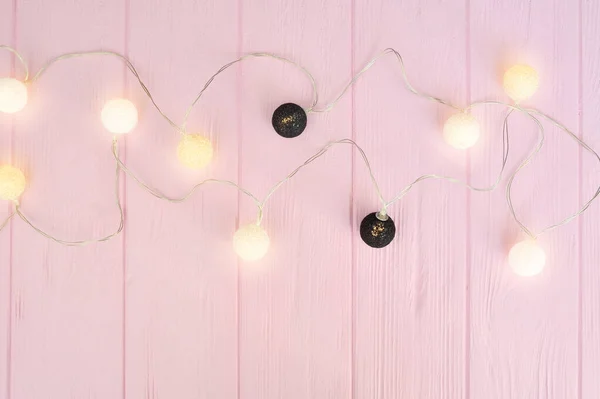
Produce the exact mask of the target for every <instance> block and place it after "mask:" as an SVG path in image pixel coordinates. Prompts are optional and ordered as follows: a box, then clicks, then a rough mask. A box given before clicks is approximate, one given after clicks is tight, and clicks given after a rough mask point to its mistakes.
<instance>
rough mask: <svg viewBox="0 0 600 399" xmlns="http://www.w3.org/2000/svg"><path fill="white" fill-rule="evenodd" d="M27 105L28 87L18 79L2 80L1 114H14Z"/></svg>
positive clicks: (0, 81) (0, 93) (0, 88)
mask: <svg viewBox="0 0 600 399" xmlns="http://www.w3.org/2000/svg"><path fill="white" fill-rule="evenodd" d="M25 105H27V86H25V84H24V83H23V82H21V81H19V80H17V79H13V78H1V79H0V112H4V113H6V114H14V113H15V112H19V111H20V110H22V109H23V108H25Z"/></svg>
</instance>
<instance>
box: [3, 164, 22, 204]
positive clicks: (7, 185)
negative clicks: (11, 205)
mask: <svg viewBox="0 0 600 399" xmlns="http://www.w3.org/2000/svg"><path fill="white" fill-rule="evenodd" d="M26 184H27V180H26V179H25V175H24V174H23V172H21V170H20V169H17V168H15V167H13V166H10V165H2V166H0V199H3V200H9V201H16V200H17V199H19V197H20V196H21V194H23V191H25V186H26Z"/></svg>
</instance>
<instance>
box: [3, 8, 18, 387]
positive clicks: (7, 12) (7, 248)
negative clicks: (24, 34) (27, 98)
mask: <svg viewBox="0 0 600 399" xmlns="http://www.w3.org/2000/svg"><path fill="white" fill-rule="evenodd" d="M13 6H14V5H13V4H12V2H8V1H3V2H1V3H0V43H3V44H6V45H9V46H15V43H14V42H15V37H14V36H15V35H14V12H13V11H14V7H13ZM15 66H16V65H15V63H14V57H13V56H12V55H11V54H10V53H9V52H7V51H1V52H0V76H11V75H12V74H15V73H16V74H15V75H14V76H22V73H23V70H22V69H16V68H15ZM13 128H14V116H13V115H6V114H2V113H0V165H4V164H8V163H11V161H12V156H11V153H12V151H11V149H12V147H11V143H12V136H13ZM11 211H12V206H11V205H10V206H9V204H8V203H7V204H2V205H1V206H0V224H1V223H3V222H4V220H5V219H6V218H7V217H8V215H10V212H11ZM11 229H12V226H11V225H10V224H9V225H7V226H6V227H5V228H4V230H2V231H1V232H0V326H1V328H0V396H3V397H8V395H9V392H10V389H11V387H10V378H11V371H12V370H11V364H10V363H11V357H12V355H11V339H12V336H11V333H12V327H11V325H12V323H11V321H12V320H11V293H10V289H11V279H12V276H11V273H12V267H11V257H12V256H11V245H12V243H11Z"/></svg>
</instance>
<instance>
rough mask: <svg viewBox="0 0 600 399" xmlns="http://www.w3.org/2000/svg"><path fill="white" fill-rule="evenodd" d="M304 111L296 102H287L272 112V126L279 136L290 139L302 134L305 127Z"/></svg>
mask: <svg viewBox="0 0 600 399" xmlns="http://www.w3.org/2000/svg"><path fill="white" fill-rule="evenodd" d="M306 121H307V119H306V112H304V109H302V107H301V106H299V105H297V104H292V103H287V104H283V105H280V106H279V107H277V109H276V110H275V112H273V119H272V120H271V122H272V123H273V128H274V129H275V131H276V132H277V134H279V135H280V136H281V137H285V138H288V139H291V138H293V137H296V136H299V135H301V134H302V132H303V131H304V129H305V128H306Z"/></svg>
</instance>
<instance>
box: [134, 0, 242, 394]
mask: <svg viewBox="0 0 600 399" xmlns="http://www.w3.org/2000/svg"><path fill="white" fill-rule="evenodd" d="M236 10H237V3H236V2H235V1H223V0H215V1H185V2H164V1H159V0H155V1H147V0H131V3H130V14H129V15H130V18H129V23H128V25H129V40H128V48H129V55H130V56H131V58H132V60H133V61H134V62H135V64H136V65H139V66H140V73H141V74H142V76H144V78H145V80H147V82H148V85H149V87H150V88H151V90H152V92H153V93H154V94H155V96H156V101H157V102H158V103H159V104H160V105H161V106H162V107H163V108H164V111H165V112H166V113H167V114H168V115H169V116H170V117H171V118H172V119H173V120H175V121H177V123H181V122H182V119H183V116H184V113H185V110H186V107H187V106H188V105H189V104H190V103H191V102H192V101H193V99H194V98H195V97H196V95H197V94H198V92H199V91H200V89H201V88H202V87H203V85H204V83H205V81H206V80H207V79H208V78H209V77H210V76H211V75H212V74H213V73H214V71H216V70H217V69H218V68H219V67H220V66H221V65H223V64H225V63H227V62H228V61H230V60H232V59H233V58H234V57H235V55H236V52H237V46H238V44H237V33H236V32H237V17H236ZM128 80H129V82H130V85H129V89H128V92H129V93H130V95H131V96H132V97H133V98H135V99H136V103H139V104H140V105H141V107H142V108H141V115H142V119H141V121H140V124H139V126H138V128H137V129H136V130H135V131H134V132H132V134H131V135H129V136H128V139H127V154H126V158H127V163H128V165H129V166H130V167H131V168H132V169H133V170H134V171H135V172H136V173H137V174H138V175H139V176H140V177H141V178H142V179H143V180H144V181H145V182H148V183H150V184H151V185H152V186H154V187H157V188H158V189H159V190H160V191H162V192H163V193H165V194H167V195H170V196H181V195H183V193H185V192H187V190H189V188H190V187H191V186H192V185H193V184H195V183H197V182H199V181H200V180H201V179H204V178H206V177H217V178H222V179H230V180H234V181H236V180H237V170H238V168H237V154H238V152H237V145H238V144H237V132H236V128H237V125H236V123H237V122H236V120H237V114H238V107H237V105H236V95H237V86H236V74H235V70H229V71H228V72H226V75H224V76H220V77H219V79H218V81H216V82H215V85H214V86H212V87H211V88H210V89H209V90H208V91H207V92H206V94H205V97H203V98H202V99H201V101H200V102H199V103H198V106H197V109H195V110H194V112H193V114H192V116H191V118H190V121H189V124H188V130H189V132H190V133H198V134H204V135H206V136H207V137H209V138H210V139H211V140H212V141H213V143H214V145H215V157H214V161H213V163H212V165H211V166H210V167H209V168H207V170H204V171H201V172H190V171H188V170H186V169H185V168H184V167H183V166H181V165H180V164H179V163H178V162H177V157H176V149H177V143H178V140H179V134H178V133H177V132H176V131H174V130H173V129H172V128H171V127H170V126H169V125H168V124H167V123H166V122H165V121H164V120H163V119H161V117H160V116H158V115H157V113H156V112H155V110H154V109H153V108H152V106H151V104H150V103H149V101H148V100H147V99H145V98H144V95H143V92H142V91H141V90H140V89H139V87H138V84H137V82H135V81H133V79H131V78H129V79H128ZM127 209H128V211H127V215H128V220H129V225H128V230H127V231H126V243H127V247H126V248H127V253H126V264H127V270H126V276H127V285H126V324H125V327H126V348H125V351H126V352H125V355H126V358H125V362H126V376H127V379H126V396H127V397H129V398H155V399H158V398H170V397H176V398H180V399H188V398H189V399H192V398H194V399H198V398H206V399H211V398H223V399H232V398H234V397H236V391H237V324H236V314H237V301H236V295H237V292H236V290H237V274H236V273H237V271H236V258H235V254H234V253H233V251H232V249H231V236H232V235H233V232H234V231H235V226H236V217H237V216H236V213H237V193H236V191H235V190H233V189H232V188H230V187H223V186H216V185H212V186H207V187H204V188H202V189H200V190H198V192H196V193H195V194H194V195H193V196H192V197H191V199H190V200H189V201H187V202H185V203H183V204H169V203H165V202H162V201H159V200H157V199H155V198H154V197H151V196H150V195H149V194H148V193H147V192H145V191H143V190H142V189H141V188H140V187H139V186H138V185H137V184H136V183H135V182H134V181H133V180H131V179H128V181H127Z"/></svg>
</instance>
